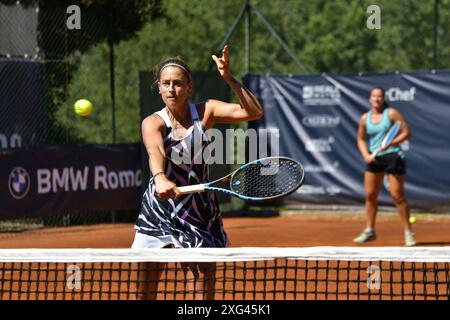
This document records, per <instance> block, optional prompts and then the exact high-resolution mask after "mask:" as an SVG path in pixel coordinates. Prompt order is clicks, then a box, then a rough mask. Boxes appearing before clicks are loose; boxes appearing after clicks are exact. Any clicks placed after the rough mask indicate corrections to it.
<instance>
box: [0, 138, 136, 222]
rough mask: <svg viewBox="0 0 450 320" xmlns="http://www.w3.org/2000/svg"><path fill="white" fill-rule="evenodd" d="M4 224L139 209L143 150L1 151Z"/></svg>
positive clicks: (0, 204) (102, 147) (87, 147)
mask: <svg viewBox="0 0 450 320" xmlns="http://www.w3.org/2000/svg"><path fill="white" fill-rule="evenodd" d="M0 163H1V166H0V219H13V218H25V217H37V216H46V215H50V214H58V213H72V212H80V211H95V210H126V209H138V208H139V206H140V201H141V199H142V169H141V161H140V145H139V144H138V143H136V144H118V145H84V146H63V147H30V148H19V149H8V150H2V151H0Z"/></svg>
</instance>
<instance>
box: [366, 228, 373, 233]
mask: <svg viewBox="0 0 450 320" xmlns="http://www.w3.org/2000/svg"><path fill="white" fill-rule="evenodd" d="M364 232H373V233H375V228H365V229H364Z"/></svg>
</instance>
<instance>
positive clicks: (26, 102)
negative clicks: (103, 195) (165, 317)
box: [0, 0, 139, 231]
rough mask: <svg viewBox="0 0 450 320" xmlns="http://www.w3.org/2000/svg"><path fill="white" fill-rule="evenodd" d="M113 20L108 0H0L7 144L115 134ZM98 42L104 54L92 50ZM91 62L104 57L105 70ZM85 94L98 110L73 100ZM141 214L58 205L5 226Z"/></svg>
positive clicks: (1, 130)
mask: <svg viewBox="0 0 450 320" xmlns="http://www.w3.org/2000/svg"><path fill="white" fill-rule="evenodd" d="M77 19H78V20H77ZM77 22H78V23H79V25H78V26H79V27H80V28H79V29H78V28H76V26H77ZM113 22H114V21H113V16H112V7H111V6H107V5H106V6H102V7H99V6H94V5H93V6H90V7H81V9H80V6H72V7H70V8H69V7H68V6H65V5H62V4H54V3H53V2H52V1H49V2H44V1H39V2H38V1H20V2H19V1H17V2H16V1H6V0H3V1H1V2H0V26H1V27H0V106H1V109H2V112H1V113H0V151H1V149H10V148H20V147H31V146H62V145H68V144H90V143H101V144H103V143H112V142H114V141H112V138H111V137H112V136H114V133H113V130H114V128H113V126H112V120H111V118H112V111H111V107H112V106H113V101H112V96H113V95H112V94H111V93H112V92H114V91H111V90H113V88H114V87H113V83H112V82H111V78H110V75H111V74H113V72H114V69H113V67H114V64H113V63H112V60H111V59H113V55H112V54H111V50H112V43H113V41H112V39H113V34H112V32H113V30H114V28H111V26H112V23H113ZM73 26H75V28H72V27H73ZM92 50H96V51H97V52H98V53H99V54H96V55H89V54H87V53H89V52H92ZM89 59H90V60H92V59H98V60H99V61H89ZM91 63H97V64H100V65H102V66H103V69H104V70H103V71H104V72H103V74H101V75H95V76H92V77H86V75H89V73H88V72H87V71H86V65H89V64H91ZM80 71H82V72H80ZM93 82H95V84H96V86H97V87H98V88H100V90H98V92H97V95H92V96H89V97H86V96H84V94H85V91H86V89H88V88H89V87H90V86H92V84H93ZM81 98H87V99H89V100H91V102H92V103H93V104H94V106H95V109H94V112H93V114H92V116H90V117H80V116H78V115H76V114H75V112H74V110H73V105H74V102H75V101H76V100H78V99H81ZM135 125H136V126H138V125H139V124H138V123H136V124H135ZM135 142H137V141H135ZM136 216H137V212H136V211H135V210H131V211H125V212H124V211H120V212H78V213H73V212H71V213H70V214H69V213H64V212H58V213H49V214H48V215H47V216H46V217H42V218H39V219H22V218H21V219H18V220H14V221H3V222H0V231H22V230H24V229H28V228H32V229H34V228H39V227H43V226H69V225H79V224H92V223H101V222H131V221H134V219H135V218H136Z"/></svg>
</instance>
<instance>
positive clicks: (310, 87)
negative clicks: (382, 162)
mask: <svg viewBox="0 0 450 320" xmlns="http://www.w3.org/2000/svg"><path fill="white" fill-rule="evenodd" d="M245 83H246V85H247V86H248V87H249V88H250V90H251V91H252V92H253V93H255V95H256V97H257V98H258V99H259V101H260V102H261V104H262V105H263V107H264V111H265V114H264V117H263V118H262V119H260V120H258V121H255V122H251V123H250V126H251V127H252V128H254V129H257V130H261V129H264V130H270V131H276V132H275V134H276V136H278V137H279V143H278V144H277V145H276V148H273V146H272V150H271V154H272V155H275V154H280V155H284V156H289V157H292V158H295V159H297V160H299V161H301V162H302V163H303V164H304V166H305V171H306V178H305V184H304V186H303V187H302V188H300V189H299V190H298V191H297V193H295V194H293V195H292V196H290V197H289V198H288V199H289V200H292V201H294V202H298V203H302V204H303V203H311V204H329V205H335V204H341V205H355V204H357V205H361V204H364V201H365V194H364V186H363V177H364V171H365V163H364V160H363V159H362V156H361V155H360V153H359V150H358V148H357V145H356V135H357V129H358V125H359V119H360V117H361V115H362V114H363V113H364V112H367V111H369V109H370V104H369V94H370V90H371V89H372V88H373V87H376V86H381V87H383V88H384V89H385V91H386V99H387V102H388V104H389V105H390V106H392V107H394V108H397V109H398V110H399V111H400V112H401V113H402V115H403V116H404V117H405V119H406V121H407V122H408V124H409V126H410V130H411V134H412V138H411V139H410V141H406V142H405V143H403V144H402V145H401V147H402V149H403V150H404V151H405V154H406V166H407V175H406V184H405V191H406V196H407V199H408V202H409V204H410V205H411V206H412V207H416V208H428V209H429V208H433V209H440V208H448V207H449V206H450V187H449V186H450V170H449V164H450V151H449V148H448V139H449V137H450V72H449V71H438V72H411V73H382V74H362V75H326V74H323V75H314V76H292V77H288V76H259V75H248V76H247V77H246V78H245ZM274 149H276V150H274ZM388 189H389V185H388V184H387V179H385V183H384V187H383V188H382V190H381V193H380V198H379V199H380V204H381V205H387V206H391V205H393V202H392V200H391V197H390V195H389V191H388Z"/></svg>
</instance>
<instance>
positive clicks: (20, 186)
mask: <svg viewBox="0 0 450 320" xmlns="http://www.w3.org/2000/svg"><path fill="white" fill-rule="evenodd" d="M8 187H9V193H10V194H11V196H13V198H15V199H22V198H23V197H25V196H26V195H27V194H28V191H29V190H30V175H29V174H28V172H27V170H25V169H24V168H22V167H15V168H14V169H12V171H11V173H10V174H9V180H8Z"/></svg>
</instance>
